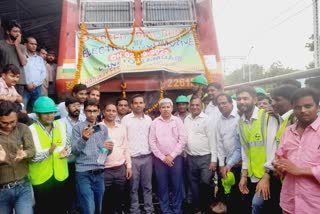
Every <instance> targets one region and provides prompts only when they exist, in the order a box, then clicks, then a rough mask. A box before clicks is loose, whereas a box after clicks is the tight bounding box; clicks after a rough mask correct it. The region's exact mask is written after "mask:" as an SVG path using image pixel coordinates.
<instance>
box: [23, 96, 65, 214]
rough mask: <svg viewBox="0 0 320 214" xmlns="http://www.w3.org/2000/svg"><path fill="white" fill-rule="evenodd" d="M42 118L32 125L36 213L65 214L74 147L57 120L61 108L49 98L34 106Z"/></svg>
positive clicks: (37, 101) (33, 183)
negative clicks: (34, 149)
mask: <svg viewBox="0 0 320 214" xmlns="http://www.w3.org/2000/svg"><path fill="white" fill-rule="evenodd" d="M33 111H34V112H35V113H36V114H37V117H38V119H37V120H36V121H35V122H34V123H33V124H32V125H31V126H29V129H30V131H31V134H32V138H33V141H34V145H35V148H36V155H35V157H34V159H33V160H32V162H31V163H30V164H29V172H30V180H31V183H32V185H33V189H34V195H35V201H36V205H35V213H64V212H66V201H67V199H66V198H65V197H64V196H65V195H66V194H65V193H64V185H65V183H66V179H67V178H68V176H69V172H68V162H67V158H66V157H67V156H68V155H69V153H70V145H69V146H68V143H67V131H66V125H65V124H64V123H61V122H58V121H54V116H55V113H56V112H57V107H56V104H55V103H54V101H53V100H52V99H51V98H49V97H47V96H41V97H39V98H38V99H37V100H36V101H35V103H34V106H33Z"/></svg>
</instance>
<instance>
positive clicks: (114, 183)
mask: <svg viewBox="0 0 320 214" xmlns="http://www.w3.org/2000/svg"><path fill="white" fill-rule="evenodd" d="M126 172H127V169H126V167H125V165H121V166H119V167H114V168H109V169H105V171H104V183H105V192H104V197H103V205H102V213H108V214H113V213H116V214H121V213H122V205H123V204H124V199H125V194H126V192H125V190H126V185H127V178H126V174H127V173H126Z"/></svg>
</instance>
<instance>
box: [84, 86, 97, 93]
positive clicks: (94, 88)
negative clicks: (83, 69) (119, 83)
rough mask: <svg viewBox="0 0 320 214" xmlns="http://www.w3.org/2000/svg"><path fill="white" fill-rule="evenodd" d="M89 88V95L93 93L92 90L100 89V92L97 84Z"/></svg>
mask: <svg viewBox="0 0 320 214" xmlns="http://www.w3.org/2000/svg"><path fill="white" fill-rule="evenodd" d="M87 90H88V92H87V94H88V95H89V94H91V92H92V91H99V93H100V90H99V88H98V87H97V86H93V87H91V88H88V89H87Z"/></svg>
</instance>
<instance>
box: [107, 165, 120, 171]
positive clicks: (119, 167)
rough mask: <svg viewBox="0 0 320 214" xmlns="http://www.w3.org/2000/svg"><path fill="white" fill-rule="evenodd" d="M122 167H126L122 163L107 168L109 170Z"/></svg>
mask: <svg viewBox="0 0 320 214" xmlns="http://www.w3.org/2000/svg"><path fill="white" fill-rule="evenodd" d="M121 167H124V164H121V165H120V166H114V167H110V168H106V169H108V170H117V169H120V168H121Z"/></svg>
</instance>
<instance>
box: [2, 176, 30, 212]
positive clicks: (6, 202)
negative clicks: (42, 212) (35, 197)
mask: <svg viewBox="0 0 320 214" xmlns="http://www.w3.org/2000/svg"><path fill="white" fill-rule="evenodd" d="M13 209H15V213H16V214H33V208H32V188H31V184H30V182H28V181H26V182H24V183H22V184H18V185H17V186H15V187H13V188H11V189H0V213H1V214H11V213H13Z"/></svg>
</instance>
